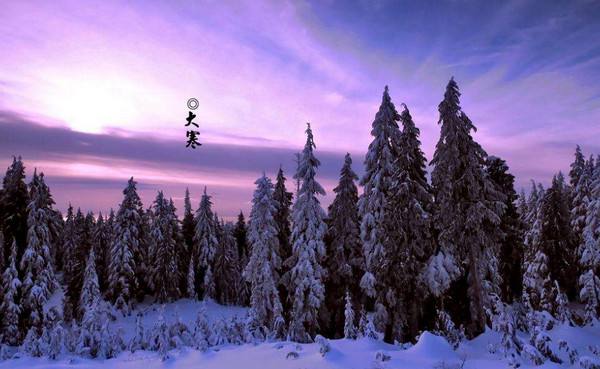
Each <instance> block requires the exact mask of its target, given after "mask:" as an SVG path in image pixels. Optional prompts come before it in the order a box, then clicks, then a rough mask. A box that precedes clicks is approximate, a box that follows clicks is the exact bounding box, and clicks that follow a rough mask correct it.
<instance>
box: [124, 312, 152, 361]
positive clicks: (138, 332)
mask: <svg viewBox="0 0 600 369" xmlns="http://www.w3.org/2000/svg"><path fill="white" fill-rule="evenodd" d="M147 347H148V341H147V338H146V330H145V328H144V323H143V322H142V313H141V312H138V313H137V315H136V316H135V333H134V335H133V338H131V341H129V350H130V351H131V352H136V351H137V350H145V349H146V348H147Z"/></svg>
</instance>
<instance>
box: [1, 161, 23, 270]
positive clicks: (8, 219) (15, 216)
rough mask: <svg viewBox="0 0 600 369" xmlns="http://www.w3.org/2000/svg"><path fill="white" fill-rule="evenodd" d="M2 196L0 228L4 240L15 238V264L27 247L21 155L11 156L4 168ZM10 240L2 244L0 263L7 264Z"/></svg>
mask: <svg viewBox="0 0 600 369" xmlns="http://www.w3.org/2000/svg"><path fill="white" fill-rule="evenodd" d="M2 187H3V188H2V192H1V195H2V197H1V198H0V229H1V230H2V232H3V233H4V239H5V240H13V239H14V240H15V241H16V243H17V265H19V262H20V260H21V255H23V252H24V251H25V248H26V247H27V230H28V226H27V205H28V204H29V192H28V191H27V185H26V184H25V166H24V165H23V161H22V160H21V157H20V156H19V157H18V158H16V157H13V162H12V164H11V166H10V167H8V169H7V170H6V175H5V176H4V180H3V182H2ZM10 247H11V245H10V242H9V241H7V242H6V243H5V244H4V260H3V261H2V263H1V264H2V265H8V258H9V257H10V252H11V251H10Z"/></svg>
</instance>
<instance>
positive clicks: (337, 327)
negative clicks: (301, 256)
mask: <svg viewBox="0 0 600 369" xmlns="http://www.w3.org/2000/svg"><path fill="white" fill-rule="evenodd" d="M355 180H358V176H357V175H356V173H354V171H353V170H352V158H351V157H350V154H346V156H345V158H344V165H343V167H342V169H341V171H340V180H339V183H338V185H337V186H336V187H335V188H334V189H333V192H335V194H336V196H335V199H334V200H333V202H332V203H331V205H329V209H328V216H327V224H328V227H327V235H326V245H327V252H326V254H327V258H326V261H325V267H326V269H327V278H326V280H325V291H326V294H325V308H326V310H327V314H325V315H326V317H327V318H328V319H327V321H325V322H323V324H321V332H323V333H322V334H326V335H327V337H331V338H339V337H344V336H345V329H346V323H348V322H346V316H345V314H344V297H345V294H349V296H347V297H348V298H349V299H350V300H351V301H354V302H355V305H356V306H354V307H352V308H355V307H358V306H359V303H360V301H361V297H362V291H361V290H360V284H359V282H360V277H362V275H363V273H364V258H363V255H362V247H361V243H360V220H359V217H358V206H357V203H358V189H357V188H356V184H355V183H354V181H355ZM322 315H323V314H322ZM354 323H355V322H352V324H354Z"/></svg>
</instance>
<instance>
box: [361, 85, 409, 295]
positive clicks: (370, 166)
mask: <svg viewBox="0 0 600 369" xmlns="http://www.w3.org/2000/svg"><path fill="white" fill-rule="evenodd" d="M399 119H400V115H399V114H398V112H397V111H396V107H395V106H394V104H393V103H392V100H391V99H390V95H389V92H388V87H387V86H385V90H384V92H383V98H382V100H381V105H380V106H379V111H378V112H377V114H376V115H375V120H373V124H372V129H371V135H372V136H373V141H372V142H371V143H370V144H369V150H368V151H367V155H366V157H365V162H364V166H365V174H364V176H363V177H362V179H361V181H360V184H361V185H363V186H364V193H363V195H362V196H361V198H360V200H359V203H358V206H359V212H360V215H361V218H362V221H361V226H360V232H361V233H360V237H361V241H362V243H363V254H364V255H365V268H366V272H365V274H364V275H363V276H362V279H361V282H360V284H361V288H362V289H363V290H364V291H365V293H366V294H367V295H368V296H370V297H372V298H374V297H375V295H376V287H375V285H376V277H375V275H374V273H375V271H374V269H375V268H376V267H377V265H381V264H382V261H383V256H384V250H386V249H389V248H391V246H390V239H389V238H388V237H387V230H386V219H388V218H389V217H390V214H389V210H390V209H389V207H387V204H388V202H389V201H390V198H391V196H392V190H391V189H392V173H393V172H394V163H395V161H396V153H397V145H398V139H399V137H400V130H399V128H398V120H399Z"/></svg>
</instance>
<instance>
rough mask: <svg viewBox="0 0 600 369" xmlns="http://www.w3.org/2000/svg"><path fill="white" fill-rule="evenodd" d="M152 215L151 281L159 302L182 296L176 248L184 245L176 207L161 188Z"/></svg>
mask: <svg viewBox="0 0 600 369" xmlns="http://www.w3.org/2000/svg"><path fill="white" fill-rule="evenodd" d="M152 214H153V216H152V224H151V228H150V236H151V238H150V239H151V248H152V250H153V258H152V260H151V263H150V264H151V268H150V274H151V275H150V278H149V280H150V282H151V283H150V285H151V286H152V287H153V289H154V293H155V296H156V299H157V301H158V302H160V303H164V302H168V301H173V300H175V299H178V298H179V296H180V291H179V283H180V274H179V260H178V255H177V251H178V249H179V248H180V247H181V243H180V241H181V236H180V234H179V229H178V225H177V223H176V220H177V216H176V214H175V208H174V206H172V204H171V203H169V201H168V200H167V199H165V197H164V195H163V192H162V191H159V192H158V195H157V196H156V200H154V204H153V205H152ZM174 220H175V221H174ZM166 276H168V278H167V277H166Z"/></svg>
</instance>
